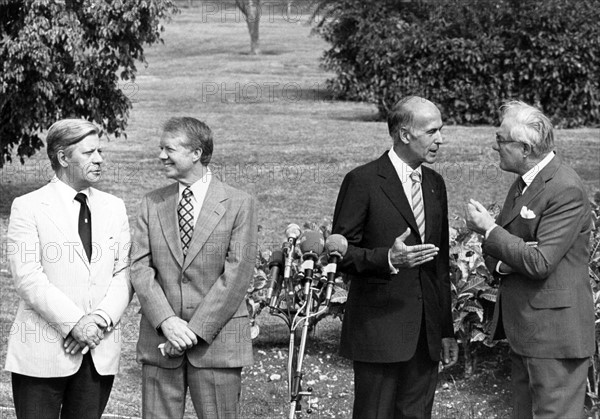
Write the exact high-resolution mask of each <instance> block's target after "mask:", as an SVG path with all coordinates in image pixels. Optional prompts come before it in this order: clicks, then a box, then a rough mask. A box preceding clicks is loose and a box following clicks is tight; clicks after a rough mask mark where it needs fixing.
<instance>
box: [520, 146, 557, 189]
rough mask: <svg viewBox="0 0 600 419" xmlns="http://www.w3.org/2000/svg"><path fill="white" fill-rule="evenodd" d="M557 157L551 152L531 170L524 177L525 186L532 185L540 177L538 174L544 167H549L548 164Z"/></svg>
mask: <svg viewBox="0 0 600 419" xmlns="http://www.w3.org/2000/svg"><path fill="white" fill-rule="evenodd" d="M555 155H556V154H555V153H554V151H551V152H550V153H548V154H547V155H546V157H544V158H543V159H542V160H541V161H540V162H539V163H538V164H536V165H535V166H533V167H532V168H531V169H529V171H528V172H527V173H525V174H524V175H523V176H522V178H523V181H524V182H525V185H527V186H529V185H531V182H533V179H535V177H536V176H537V175H538V173H540V172H541V171H542V169H543V168H544V167H546V166H548V163H550V162H551V161H552V159H553V158H554V156H555Z"/></svg>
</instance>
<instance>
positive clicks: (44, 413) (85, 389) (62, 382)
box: [12, 352, 115, 419]
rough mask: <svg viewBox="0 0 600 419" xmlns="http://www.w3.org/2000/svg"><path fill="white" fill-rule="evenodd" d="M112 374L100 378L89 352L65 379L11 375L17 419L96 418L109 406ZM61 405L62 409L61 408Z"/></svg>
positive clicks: (113, 377)
mask: <svg viewBox="0 0 600 419" xmlns="http://www.w3.org/2000/svg"><path fill="white" fill-rule="evenodd" d="M114 379H115V376H114V375H100V374H98V372H97V371H96V368H95V367H94V362H93V360H92V356H91V355H90V353H89V352H88V353H87V354H85V355H84V356H83V361H82V363H81V367H80V368H79V370H78V371H77V372H76V373H75V374H73V375H71V376H68V377H51V378H40V377H30V376H27V375H21V374H16V373H13V374H12V390H13V399H14V401H15V412H16V415H17V419H56V418H58V417H59V416H60V418H61V419H99V418H100V417H102V412H104V408H105V407H106V403H108V398H109V396H110V391H111V389H112V385H113V381H114ZM61 406H62V409H61Z"/></svg>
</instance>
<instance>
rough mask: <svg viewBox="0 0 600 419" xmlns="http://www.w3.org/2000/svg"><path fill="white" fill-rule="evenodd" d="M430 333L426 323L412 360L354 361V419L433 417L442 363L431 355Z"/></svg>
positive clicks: (415, 418) (420, 418)
mask: <svg viewBox="0 0 600 419" xmlns="http://www.w3.org/2000/svg"><path fill="white" fill-rule="evenodd" d="M424 322H425V319H424V318H423V323H424ZM426 336H427V335H426V332H425V328H424V327H423V326H422V327H421V331H420V333H419V341H418V344H417V349H416V350H415V354H414V355H413V357H412V358H411V359H410V360H408V361H405V362H393V363H374V362H358V361H354V383H355V384H354V407H353V411H352V418H353V419H413V418H414V419H423V418H431V410H432V408H433V398H434V396H435V387H436V385H437V377H438V364H439V363H438V362H437V361H433V360H431V357H430V356H429V348H428V346H427V337H426Z"/></svg>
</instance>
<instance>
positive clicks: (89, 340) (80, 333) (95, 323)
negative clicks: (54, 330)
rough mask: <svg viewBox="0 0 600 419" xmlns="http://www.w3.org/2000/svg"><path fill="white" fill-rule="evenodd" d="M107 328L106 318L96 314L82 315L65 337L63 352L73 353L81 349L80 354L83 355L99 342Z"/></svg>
mask: <svg viewBox="0 0 600 419" xmlns="http://www.w3.org/2000/svg"><path fill="white" fill-rule="evenodd" d="M107 328H108V324H106V320H104V318H103V317H102V316H100V315H98V314H86V315H84V316H82V317H81V318H80V319H79V321H78V322H77V323H76V324H75V326H74V327H73V329H71V333H69V335H68V336H67V337H66V338H65V342H64V344H63V347H64V348H65V352H66V353H70V354H71V355H75V354H76V353H77V352H79V351H81V353H82V355H85V354H86V353H88V351H89V350H90V349H94V348H95V347H96V346H98V345H99V344H100V341H101V340H102V339H103V338H104V332H105V331H106V329H107Z"/></svg>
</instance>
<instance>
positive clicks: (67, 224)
mask: <svg viewBox="0 0 600 419" xmlns="http://www.w3.org/2000/svg"><path fill="white" fill-rule="evenodd" d="M47 192H48V193H47V194H46V196H45V197H44V198H43V200H42V202H41V204H42V205H43V206H44V207H45V208H46V211H44V212H45V214H46V215H47V216H48V218H49V219H50V220H51V221H52V223H54V225H55V227H56V228H57V230H58V231H60V232H61V234H63V236H64V239H65V242H66V243H78V245H77V246H73V251H74V252H75V253H76V254H77V255H78V256H79V258H80V259H81V261H82V262H83V263H84V264H85V266H86V267H87V268H88V270H89V269H90V262H89V261H88V258H87V255H86V254H85V250H84V249H83V243H82V242H81V237H79V232H78V231H77V229H74V228H73V226H76V225H77V223H76V222H72V220H69V219H68V214H71V213H72V211H70V210H69V209H68V208H67V203H66V202H63V200H62V199H60V197H61V195H60V193H59V191H57V190H54V184H53V183H50V184H49V185H48V189H47ZM92 221H93V220H92ZM92 225H93V224H92ZM93 237H94V236H93V233H92V240H93Z"/></svg>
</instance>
